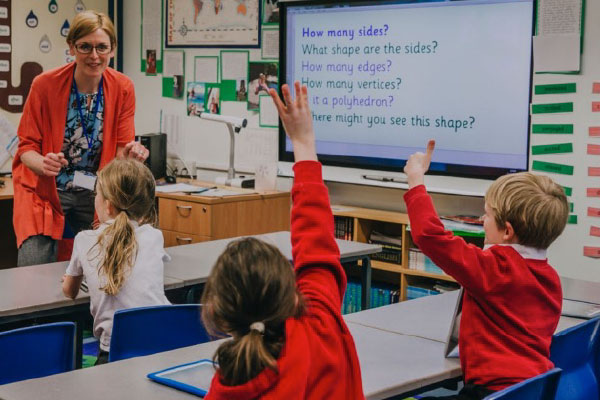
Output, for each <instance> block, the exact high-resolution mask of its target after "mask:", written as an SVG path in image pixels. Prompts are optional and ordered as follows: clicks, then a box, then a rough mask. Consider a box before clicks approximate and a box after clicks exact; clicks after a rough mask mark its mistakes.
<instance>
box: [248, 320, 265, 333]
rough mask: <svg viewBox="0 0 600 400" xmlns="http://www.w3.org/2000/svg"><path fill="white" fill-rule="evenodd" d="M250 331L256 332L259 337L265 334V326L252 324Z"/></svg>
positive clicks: (261, 323)
mask: <svg viewBox="0 0 600 400" xmlns="http://www.w3.org/2000/svg"><path fill="white" fill-rule="evenodd" d="M250 330H251V331H257V332H258V333H260V334H261V335H262V334H263V333H265V324H264V323H263V322H260V321H259V322H253V323H251V324H250Z"/></svg>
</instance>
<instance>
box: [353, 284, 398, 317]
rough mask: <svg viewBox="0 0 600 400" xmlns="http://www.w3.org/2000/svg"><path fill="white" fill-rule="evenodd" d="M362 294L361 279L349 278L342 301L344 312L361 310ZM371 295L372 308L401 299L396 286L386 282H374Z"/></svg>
mask: <svg viewBox="0 0 600 400" xmlns="http://www.w3.org/2000/svg"><path fill="white" fill-rule="evenodd" d="M361 295H362V285H361V283H360V281H357V280H354V279H351V280H349V281H348V285H347V286H346V293H345V294H344V301H343V303H342V314H350V313H353V312H357V311H361V310H362V305H361ZM369 297H370V300H371V308H376V307H381V306H385V305H388V304H392V303H397V302H398V301H399V300H400V298H399V295H398V291H397V290H395V289H394V286H393V285H388V284H385V283H375V284H373V286H372V287H371V293H370V294H369Z"/></svg>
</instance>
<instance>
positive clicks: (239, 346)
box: [214, 330, 283, 386]
mask: <svg viewBox="0 0 600 400" xmlns="http://www.w3.org/2000/svg"><path fill="white" fill-rule="evenodd" d="M282 347H283V342H282V341H281V340H280V338H276V337H275V338H273V337H269V336H265V335H263V334H261V333H260V332H258V331H256V330H250V331H248V332H247V333H246V334H245V335H243V336H240V337H237V338H234V339H233V340H229V341H227V342H225V343H223V344H222V345H221V346H219V348H218V349H217V352H216V353H215V355H214V361H216V362H218V364H219V371H220V374H221V377H222V379H223V381H224V382H227V384H228V385H232V386H235V385H240V384H243V383H245V382H248V381H249V380H251V379H252V378H254V377H255V376H256V375H258V374H259V373H260V372H261V371H263V370H264V369H265V368H271V369H273V370H276V368H277V358H276V357H278V356H279V353H280V351H281V348H282Z"/></svg>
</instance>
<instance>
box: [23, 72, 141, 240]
mask: <svg viewBox="0 0 600 400" xmlns="http://www.w3.org/2000/svg"><path fill="white" fill-rule="evenodd" d="M74 68H75V63H70V64H67V65H65V66H62V67H59V68H56V69H53V70H50V71H46V72H44V73H42V74H40V75H38V76H37V77H36V78H35V79H34V80H33V83H32V85H31V89H30V91H29V95H28V97H27V101H26V102H25V107H24V109H23V115H22V116H21V121H20V123H19V128H18V130H17V134H18V136H19V147H18V150H17V154H16V155H15V158H14V161H13V169H12V171H13V185H14V195H15V197H14V210H13V224H14V227H15V234H16V236H17V247H21V244H22V243H23V241H25V239H27V238H28V237H30V236H34V235H46V236H50V237H52V238H53V239H56V240H59V239H61V238H62V234H63V229H64V225H65V218H64V215H63V212H62V208H61V206H60V201H59V199H58V193H57V189H56V178H55V177H53V176H39V175H37V174H36V173H34V172H33V171H32V170H30V169H29V168H27V166H25V164H23V162H21V155H22V154H23V153H25V152H26V151H29V150H34V151H36V152H38V153H40V154H42V155H45V154H47V153H58V152H60V151H61V149H62V145H63V139H64V136H65V124H66V120H67V106H68V104H67V103H68V101H69V94H70V93H71V85H72V83H73V70H74ZM103 77H104V80H103V82H104V83H103V85H102V88H103V92H104V123H103V142H102V155H101V157H100V167H99V168H100V169H101V168H102V167H104V166H105V165H106V164H107V163H108V162H110V161H111V160H112V159H113V158H115V155H116V152H117V147H120V146H125V145H126V144H127V143H129V142H131V141H132V140H134V137H135V127H134V115H135V92H134V88H133V83H132V82H131V80H130V79H129V78H128V77H127V76H125V75H123V74H121V73H120V72H117V71H115V70H113V69H111V68H107V69H106V70H105V71H104V74H103Z"/></svg>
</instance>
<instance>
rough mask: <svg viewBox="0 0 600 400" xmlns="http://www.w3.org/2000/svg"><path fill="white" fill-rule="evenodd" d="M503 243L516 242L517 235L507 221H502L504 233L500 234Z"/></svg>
mask: <svg viewBox="0 0 600 400" xmlns="http://www.w3.org/2000/svg"><path fill="white" fill-rule="evenodd" d="M502 240H503V241H504V243H518V238H517V235H516V234H515V230H514V228H513V226H512V224H511V223H510V222H508V221H506V222H505V223H504V234H503V235H502Z"/></svg>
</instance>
